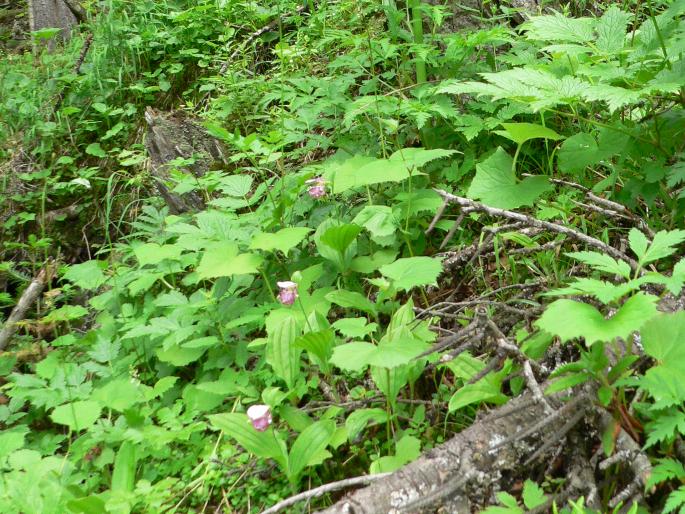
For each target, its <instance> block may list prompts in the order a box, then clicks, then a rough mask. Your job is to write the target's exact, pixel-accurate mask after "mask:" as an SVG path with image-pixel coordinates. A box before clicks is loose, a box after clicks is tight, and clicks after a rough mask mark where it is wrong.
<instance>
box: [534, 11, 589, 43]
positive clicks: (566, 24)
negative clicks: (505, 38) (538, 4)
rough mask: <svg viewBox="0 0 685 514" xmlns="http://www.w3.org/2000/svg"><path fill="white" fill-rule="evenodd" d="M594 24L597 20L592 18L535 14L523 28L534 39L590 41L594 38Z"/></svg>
mask: <svg viewBox="0 0 685 514" xmlns="http://www.w3.org/2000/svg"><path fill="white" fill-rule="evenodd" d="M594 26H595V20H593V19H591V18H572V17H570V16H564V15H563V14H559V13H557V14H554V15H548V16H535V17H533V18H531V19H530V20H528V21H526V22H525V23H524V24H523V25H522V26H521V29H522V30H524V31H525V32H526V37H527V38H528V39H532V40H537V41H568V42H570V43H588V42H590V41H592V40H593V39H594V31H593V29H594Z"/></svg>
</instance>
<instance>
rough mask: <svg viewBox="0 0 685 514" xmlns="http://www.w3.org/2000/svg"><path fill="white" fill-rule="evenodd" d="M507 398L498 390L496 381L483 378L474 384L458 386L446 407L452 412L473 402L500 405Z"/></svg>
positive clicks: (498, 386)
mask: <svg viewBox="0 0 685 514" xmlns="http://www.w3.org/2000/svg"><path fill="white" fill-rule="evenodd" d="M486 378H487V377H486ZM507 400H508V398H507V396H506V395H504V394H502V392H501V391H500V385H499V384H498V383H496V382H494V381H492V380H486V379H485V378H484V379H481V380H479V381H478V382H476V383H475V384H466V385H464V386H462V387H460V388H459V389H458V390H457V392H456V393H454V394H453V395H452V398H450V401H449V404H448V406H447V408H448V410H449V411H450V412H454V411H456V410H459V409H461V408H464V407H466V406H467V405H471V404H473V403H482V402H488V403H494V404H496V405H500V404H502V403H505V402H506V401H507Z"/></svg>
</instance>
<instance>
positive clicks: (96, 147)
mask: <svg viewBox="0 0 685 514" xmlns="http://www.w3.org/2000/svg"><path fill="white" fill-rule="evenodd" d="M86 153H87V154H88V155H92V156H94V157H100V158H104V157H107V153H106V152H105V151H104V150H103V149H102V147H101V146H100V143H91V144H89V145H88V146H87V147H86Z"/></svg>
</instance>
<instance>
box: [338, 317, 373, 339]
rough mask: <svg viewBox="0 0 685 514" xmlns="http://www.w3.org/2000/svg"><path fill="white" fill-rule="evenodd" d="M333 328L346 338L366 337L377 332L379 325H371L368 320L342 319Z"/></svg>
mask: <svg viewBox="0 0 685 514" xmlns="http://www.w3.org/2000/svg"><path fill="white" fill-rule="evenodd" d="M333 328H335V329H336V330H337V331H338V332H340V333H341V334H342V335H343V336H345V337H353V338H356V337H362V338H363V337H365V336H367V335H368V334H371V333H373V332H375V330H376V328H378V325H377V324H376V323H369V321H368V320H367V319H366V318H342V319H339V320H337V321H336V322H335V323H333Z"/></svg>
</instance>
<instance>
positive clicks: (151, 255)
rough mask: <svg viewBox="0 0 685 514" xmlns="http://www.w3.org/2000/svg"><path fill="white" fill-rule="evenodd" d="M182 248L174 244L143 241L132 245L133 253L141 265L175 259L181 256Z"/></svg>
mask: <svg viewBox="0 0 685 514" xmlns="http://www.w3.org/2000/svg"><path fill="white" fill-rule="evenodd" d="M182 251H183V248H181V247H180V246H176V245H160V244H157V243H145V244H142V245H136V246H134V247H133V253H134V254H135V256H136V259H138V264H140V266H141V267H143V266H147V265H148V264H159V263H160V262H162V261H163V260H165V259H169V260H172V261H177V260H178V259H179V258H180V257H181V252H182Z"/></svg>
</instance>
